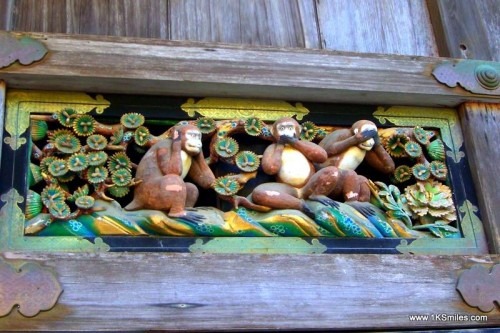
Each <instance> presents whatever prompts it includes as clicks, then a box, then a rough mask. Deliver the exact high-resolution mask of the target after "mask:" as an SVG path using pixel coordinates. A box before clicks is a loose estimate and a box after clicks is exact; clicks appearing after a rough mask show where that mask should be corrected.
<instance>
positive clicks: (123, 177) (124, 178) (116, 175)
mask: <svg viewBox="0 0 500 333" xmlns="http://www.w3.org/2000/svg"><path fill="white" fill-rule="evenodd" d="M111 180H112V181H113V183H114V184H116V185H118V186H126V185H128V184H130V181H131V180H132V174H131V173H130V171H129V170H127V169H118V170H117V171H115V172H113V173H112V174H111Z"/></svg>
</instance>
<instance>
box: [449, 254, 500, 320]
mask: <svg viewBox="0 0 500 333" xmlns="http://www.w3.org/2000/svg"><path fill="white" fill-rule="evenodd" d="M457 290H458V291H459V292H460V294H461V295H462V297H463V299H464V301H465V303H467V304H468V305H470V306H472V307H477V308H479V310H481V311H483V312H490V311H492V310H493V309H494V308H495V302H496V303H497V304H498V303H499V302H500V264H497V265H495V266H493V268H492V269H491V273H490V271H489V270H488V269H487V268H485V267H483V266H481V265H474V266H472V267H471V268H470V269H468V270H466V271H465V272H463V273H462V275H460V277H459V278H458V283H457Z"/></svg>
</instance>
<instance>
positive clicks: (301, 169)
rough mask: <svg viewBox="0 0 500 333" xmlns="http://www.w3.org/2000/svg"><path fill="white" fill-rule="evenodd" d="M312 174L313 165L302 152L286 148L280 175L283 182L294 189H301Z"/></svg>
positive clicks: (282, 157) (282, 156)
mask: <svg viewBox="0 0 500 333" xmlns="http://www.w3.org/2000/svg"><path fill="white" fill-rule="evenodd" d="M311 172H312V170H311V164H310V163H309V161H308V160H307V158H306V157H305V156H304V155H303V154H302V153H301V152H300V151H298V150H296V149H294V148H291V147H285V149H284V150H283V154H282V155H281V169H280V171H279V173H278V177H279V179H280V180H281V181H282V182H284V183H286V184H288V185H292V186H294V187H301V186H303V185H304V184H305V182H306V180H307V179H308V178H309V175H310V174H311Z"/></svg>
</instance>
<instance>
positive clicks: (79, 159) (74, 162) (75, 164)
mask: <svg viewBox="0 0 500 333" xmlns="http://www.w3.org/2000/svg"><path fill="white" fill-rule="evenodd" d="M88 165H89V159H88V157H87V155H85V154H84V153H77V154H73V155H72V156H70V157H69V158H68V169H70V170H71V171H75V172H78V171H82V170H84V169H85V168H86V167H87V166H88Z"/></svg>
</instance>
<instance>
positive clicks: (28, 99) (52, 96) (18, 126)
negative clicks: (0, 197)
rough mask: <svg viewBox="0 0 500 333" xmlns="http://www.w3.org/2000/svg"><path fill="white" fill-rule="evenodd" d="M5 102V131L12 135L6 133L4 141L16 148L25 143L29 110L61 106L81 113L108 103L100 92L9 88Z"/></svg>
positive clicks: (46, 111) (99, 109) (49, 111)
mask: <svg viewBox="0 0 500 333" xmlns="http://www.w3.org/2000/svg"><path fill="white" fill-rule="evenodd" d="M6 104H7V112H6V117H5V130H6V131H7V133H9V134H10V135H11V136H6V137H5V138H4V142H5V143H6V144H8V145H9V146H10V147H11V148H12V150H17V149H19V147H21V146H22V145H23V144H26V139H25V138H21V135H22V134H23V133H24V132H26V130H27V129H28V128H29V124H30V118H29V115H30V114H31V113H44V114H54V113H56V112H58V111H61V110H62V109H64V108H71V109H74V110H75V111H76V112H77V113H80V114H84V113H89V112H91V111H93V110H96V112H97V113H103V112H104V109H106V108H107V107H109V105H110V102H109V101H107V100H105V99H104V97H102V95H97V96H96V97H95V98H92V97H91V96H89V95H87V94H85V93H74V92H59V91H50V92H45V91H29V90H12V91H8V92H7V103H6Z"/></svg>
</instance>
